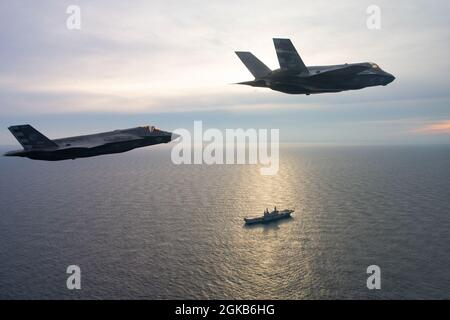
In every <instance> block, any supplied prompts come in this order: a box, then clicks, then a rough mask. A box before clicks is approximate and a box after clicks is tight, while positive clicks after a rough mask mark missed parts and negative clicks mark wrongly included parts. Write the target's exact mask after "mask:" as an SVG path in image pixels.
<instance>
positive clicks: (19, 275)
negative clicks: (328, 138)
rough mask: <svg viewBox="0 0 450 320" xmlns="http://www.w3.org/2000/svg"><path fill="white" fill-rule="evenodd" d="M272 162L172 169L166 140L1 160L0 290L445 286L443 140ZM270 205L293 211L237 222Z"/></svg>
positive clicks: (449, 218) (33, 293)
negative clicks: (377, 276) (264, 169)
mask: <svg viewBox="0 0 450 320" xmlns="http://www.w3.org/2000/svg"><path fill="white" fill-rule="evenodd" d="M1 151H4V150H1ZM280 161H281V163H280V171H279V173H278V175H276V176H261V175H260V173H259V170H258V167H257V166H246V165H233V166H217V165H216V166H206V165H184V166H175V165H173V164H172V163H171V161H170V150H169V149H166V148H164V147H160V146H156V147H151V148H146V149H141V150H135V151H132V152H128V153H125V154H119V155H113V156H102V157H97V158H90V159H82V160H76V161H64V162H39V161H32V160H28V159H13V158H6V157H1V158H0V173H1V179H0V205H1V214H0V298H6V299H16V298H25V299H28V298H32V299H35V298H44V299H56V298H58V299H59V298H61V299H80V298H88V299H99V298H112V299H141V298H143V299H167V298H175V299H178V298H189V299H190V298H195V299H197V298H199V299H202V298H206V299H223V298H227V299H254V298H256V299H264V298H273V299H334V298H338V299H353V298H360V299H380V298H388V299H389V298H413V299H418V298H425V299H428V298H447V299H449V298H450V272H449V271H450V147H443V146H440V147H438V146H435V147H431V146H430V147H320V148H319V147H284V148H282V150H281V159H280ZM273 205H277V207H278V208H294V209H295V210H296V212H295V215H294V217H293V219H290V220H286V221H280V222H278V223H274V224H271V225H266V226H256V227H252V228H248V227H244V226H243V220H242V218H243V217H244V216H246V215H252V214H258V213H261V212H262V211H263V210H264V209H265V208H266V207H271V206H273ZM71 264H76V265H79V266H80V268H81V274H82V277H81V278H82V280H81V285H82V289H81V290H78V291H77V290H74V291H69V290H67V289H66V277H67V276H68V275H67V274H66V273H65V272H66V268H67V266H68V265H71ZM372 264H376V265H378V266H380V268H381V276H382V281H381V286H382V288H381V290H368V289H367V287H366V279H367V276H368V275H367V274H366V268H367V266H369V265H372Z"/></svg>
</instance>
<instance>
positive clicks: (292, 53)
mask: <svg viewBox="0 0 450 320" xmlns="http://www.w3.org/2000/svg"><path fill="white" fill-rule="evenodd" d="M273 44H274V45H275V50H276V52H277V56H278V62H279V63H280V68H281V69H291V70H296V71H299V72H302V73H309V71H308V68H307V67H306V66H305V64H304V63H303V61H302V59H301V58H300V56H299V54H298V53H297V50H295V47H294V45H293V44H292V42H291V40H289V39H279V38H274V39H273Z"/></svg>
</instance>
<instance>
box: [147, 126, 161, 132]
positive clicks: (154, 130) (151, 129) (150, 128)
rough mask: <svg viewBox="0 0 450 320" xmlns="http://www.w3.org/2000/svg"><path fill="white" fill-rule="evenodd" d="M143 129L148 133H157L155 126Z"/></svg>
mask: <svg viewBox="0 0 450 320" xmlns="http://www.w3.org/2000/svg"><path fill="white" fill-rule="evenodd" d="M144 128H145V129H146V130H147V131H148V132H150V133H152V132H158V131H159V129H157V128H156V127H155V126H144Z"/></svg>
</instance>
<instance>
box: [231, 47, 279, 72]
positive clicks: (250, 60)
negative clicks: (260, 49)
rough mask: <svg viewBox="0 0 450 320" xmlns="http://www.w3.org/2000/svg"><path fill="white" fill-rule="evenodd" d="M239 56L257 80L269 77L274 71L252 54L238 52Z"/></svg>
mask: <svg viewBox="0 0 450 320" xmlns="http://www.w3.org/2000/svg"><path fill="white" fill-rule="evenodd" d="M236 54H237V56H238V57H239V59H241V61H242V63H243V64H245V66H246V67H247V69H248V71H250V72H251V73H252V75H253V76H254V77H255V79H260V78H262V77H265V76H267V75H268V74H269V73H270V72H272V70H270V69H269V68H268V67H267V66H266V65H265V64H264V63H262V62H261V61H260V60H259V59H258V58H257V57H255V56H254V55H253V54H252V53H251V52H244V51H236Z"/></svg>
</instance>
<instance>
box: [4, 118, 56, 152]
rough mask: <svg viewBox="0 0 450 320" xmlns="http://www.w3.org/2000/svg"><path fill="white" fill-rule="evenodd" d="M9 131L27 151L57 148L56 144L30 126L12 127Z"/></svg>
mask: <svg viewBox="0 0 450 320" xmlns="http://www.w3.org/2000/svg"><path fill="white" fill-rule="evenodd" d="M8 129H9V131H11V133H12V134H13V135H14V137H16V139H17V141H19V143H20V144H21V145H22V146H23V148H24V149H25V150H29V149H36V148H51V147H57V144H56V143H54V142H53V141H51V140H50V139H49V138H47V137H46V136H44V135H43V134H42V133H40V132H39V131H37V130H36V129H35V128H33V127H32V126H30V125H29V124H24V125H18V126H11V127H9V128H8Z"/></svg>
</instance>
